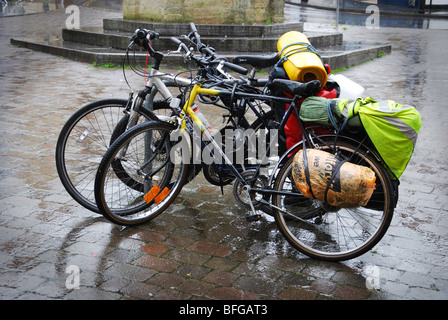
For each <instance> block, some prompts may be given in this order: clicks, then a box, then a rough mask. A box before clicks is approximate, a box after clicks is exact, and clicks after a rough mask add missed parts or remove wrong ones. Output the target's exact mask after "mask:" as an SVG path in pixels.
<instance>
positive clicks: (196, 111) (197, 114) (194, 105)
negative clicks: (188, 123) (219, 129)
mask: <svg viewBox="0 0 448 320" xmlns="http://www.w3.org/2000/svg"><path fill="white" fill-rule="evenodd" d="M191 109H193V111H194V113H195V114H196V116H197V117H198V118H199V120H201V122H202V123H203V124H204V127H205V128H206V129H207V131H208V132H209V133H210V134H212V127H211V126H210V123H208V121H207V119H205V117H204V115H203V114H202V112H201V110H199V108H198V106H197V105H196V104H193V105H192V107H191Z"/></svg>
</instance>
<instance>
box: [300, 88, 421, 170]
mask: <svg viewBox="0 0 448 320" xmlns="http://www.w3.org/2000/svg"><path fill="white" fill-rule="evenodd" d="M299 117H300V119H301V120H302V121H305V122H308V121H310V122H317V123H319V124H322V125H326V126H333V127H335V128H336V129H341V128H342V127H343V126H344V125H348V126H349V127H350V126H351V122H354V121H352V119H353V120H355V119H356V120H357V119H358V118H359V120H360V121H361V124H362V126H363V127H364V129H365V131H366V132H367V134H368V136H369V138H370V140H372V143H373V144H374V146H375V148H376V149H377V150H378V153H379V154H380V156H381V157H382V158H383V160H384V161H385V163H386V164H387V166H388V167H389V169H390V170H391V171H392V173H393V176H392V177H393V178H397V179H398V178H400V177H401V175H402V174H403V172H404V170H405V169H406V167H407V165H408V163H409V160H410V159H411V156H412V154H413V152H414V148H415V144H416V142H417V136H418V133H419V131H420V128H421V126H422V121H421V117H420V113H419V112H418V111H417V110H416V109H415V108H414V107H412V106H410V105H403V104H398V103H396V102H395V101H392V100H384V101H376V100H374V99H372V98H366V99H361V98H358V99H356V100H353V99H325V98H320V97H308V98H307V99H305V101H304V102H303V103H302V106H301V108H300V113H299Z"/></svg>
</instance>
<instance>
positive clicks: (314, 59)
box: [277, 31, 328, 87]
mask: <svg viewBox="0 0 448 320" xmlns="http://www.w3.org/2000/svg"><path fill="white" fill-rule="evenodd" d="M277 50H278V52H279V55H280V61H279V63H283V68H284V69H285V71H286V73H287V75H288V77H289V79H290V80H293V81H300V82H309V81H311V80H319V81H320V82H321V84H322V87H324V86H325V84H326V83H327V79H328V74H327V71H326V70H325V67H324V64H323V62H322V59H321V57H320V55H319V54H318V53H317V51H316V49H315V48H314V47H313V46H312V45H311V44H310V42H309V40H308V38H307V36H306V35H304V34H303V33H301V32H298V31H289V32H287V33H285V34H284V35H282V36H281V37H280V38H279V39H278V42H277Z"/></svg>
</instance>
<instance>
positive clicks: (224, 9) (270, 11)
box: [123, 0, 285, 25]
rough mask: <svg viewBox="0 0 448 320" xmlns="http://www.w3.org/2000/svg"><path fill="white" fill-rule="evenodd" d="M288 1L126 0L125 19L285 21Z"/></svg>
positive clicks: (237, 21)
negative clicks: (284, 9) (285, 7)
mask: <svg viewBox="0 0 448 320" xmlns="http://www.w3.org/2000/svg"><path fill="white" fill-rule="evenodd" d="M284 4H285V0H124V1H123V18H124V19H127V20H145V21H152V22H167V23H170V22H191V21H193V22H195V23H210V24H227V23H230V24H249V25H250V24H265V23H281V22H283V21H284V12H283V8H284Z"/></svg>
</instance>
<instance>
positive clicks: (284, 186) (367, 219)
mask: <svg viewBox="0 0 448 320" xmlns="http://www.w3.org/2000/svg"><path fill="white" fill-rule="evenodd" d="M333 144H334V142H329V143H328V145H333ZM328 145H326V144H322V143H320V147H321V148H322V149H323V150H329V149H330V148H329V147H328ZM335 146H336V148H337V150H338V151H339V152H340V153H341V154H344V155H345V156H347V157H349V156H350V155H352V154H354V158H353V160H352V161H351V162H353V163H356V164H360V165H366V166H368V167H370V169H372V170H373V171H374V172H375V175H376V189H375V191H374V193H373V195H372V197H371V198H370V199H371V200H370V201H369V203H368V204H367V205H366V206H364V207H358V208H354V209H344V208H336V207H332V208H329V207H327V208H325V207H322V203H320V202H319V201H318V200H315V199H308V198H305V197H304V196H300V195H299V196H297V198H296V199H299V197H300V199H299V200H301V201H302V202H301V203H300V204H298V203H294V202H293V201H291V197H290V196H289V197H290V198H289V203H288V196H285V195H279V194H276V195H274V196H273V199H272V200H273V205H274V209H275V221H276V223H277V226H278V228H279V230H280V232H281V233H282V235H283V236H284V237H285V239H286V240H287V241H288V242H289V243H290V244H291V246H292V247H294V248H295V249H297V250H298V251H300V252H301V253H303V254H305V255H307V256H309V257H311V258H315V259H319V260H326V261H344V260H349V259H353V258H355V257H358V256H360V255H362V254H364V253H366V252H367V251H368V250H370V249H372V248H373V247H374V246H375V245H376V244H377V243H378V242H379V241H380V240H381V239H382V237H383V236H384V234H385V233H386V231H387V229H388V227H389V225H390V223H391V220H392V216H393V211H394V201H393V188H392V182H391V179H390V176H389V175H388V174H387V172H386V170H385V169H384V166H383V165H382V164H381V163H380V162H379V161H378V159H377V158H376V157H375V156H374V155H373V154H372V153H371V152H369V151H367V150H366V149H363V148H360V149H357V147H355V146H353V145H352V144H350V143H348V142H345V141H338V142H336V145H335ZM293 161H294V160H293V157H291V158H290V159H289V160H288V162H287V163H286V164H285V166H284V167H283V168H282V169H281V170H280V172H279V174H278V176H277V179H276V181H275V186H274V189H275V190H276V191H285V190H288V191H291V190H292V187H293V186H294V185H295V183H294V181H293V179H292V177H291V176H290V175H291V168H292V163H293ZM288 185H289V186H288ZM370 202H372V203H370ZM373 202H375V203H373Z"/></svg>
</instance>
